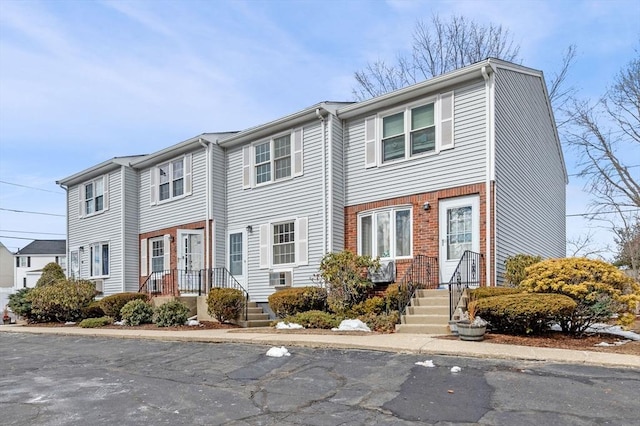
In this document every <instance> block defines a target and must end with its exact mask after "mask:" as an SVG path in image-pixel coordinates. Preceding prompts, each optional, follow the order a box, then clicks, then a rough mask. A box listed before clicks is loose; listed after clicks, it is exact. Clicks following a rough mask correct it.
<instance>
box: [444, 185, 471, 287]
mask: <svg viewBox="0 0 640 426" xmlns="http://www.w3.org/2000/svg"><path fill="white" fill-rule="evenodd" d="M438 204H439V207H438V209H439V212H440V282H443V283H448V282H449V280H450V279H451V276H452V275H453V273H454V272H455V270H456V267H457V266H458V263H459V262H460V258H461V257H462V254H463V253H464V252H465V250H471V251H473V252H476V253H479V252H480V197H479V196H477V195H473V196H469V197H458V198H451V199H446V200H440V201H439V203H438Z"/></svg>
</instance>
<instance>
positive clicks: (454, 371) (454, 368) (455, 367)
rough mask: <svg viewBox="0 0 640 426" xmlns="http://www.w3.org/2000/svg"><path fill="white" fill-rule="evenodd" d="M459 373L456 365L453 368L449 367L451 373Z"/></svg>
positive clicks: (459, 370) (459, 369)
mask: <svg viewBox="0 0 640 426" xmlns="http://www.w3.org/2000/svg"><path fill="white" fill-rule="evenodd" d="M461 371H462V368H460V367H458V366H457V365H454V366H453V367H451V372H452V373H459V372H461Z"/></svg>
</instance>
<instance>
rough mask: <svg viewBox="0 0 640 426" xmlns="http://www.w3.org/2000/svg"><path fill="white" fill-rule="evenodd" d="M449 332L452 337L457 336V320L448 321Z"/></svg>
mask: <svg viewBox="0 0 640 426" xmlns="http://www.w3.org/2000/svg"><path fill="white" fill-rule="evenodd" d="M449 331H450V332H451V334H453V335H454V336H457V335H458V321H457V320H451V321H449Z"/></svg>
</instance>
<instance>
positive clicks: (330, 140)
mask: <svg viewBox="0 0 640 426" xmlns="http://www.w3.org/2000/svg"><path fill="white" fill-rule="evenodd" d="M327 133H328V136H327V139H328V143H327V145H328V146H327V168H328V169H329V172H328V176H327V181H328V191H327V200H328V201H327V203H328V206H327V210H328V219H327V222H328V223H327V225H328V226H327V230H328V231H329V235H328V237H327V238H328V242H327V244H328V247H327V252H328V253H331V252H332V251H333V149H332V146H333V115H331V114H329V128H328V130H327Z"/></svg>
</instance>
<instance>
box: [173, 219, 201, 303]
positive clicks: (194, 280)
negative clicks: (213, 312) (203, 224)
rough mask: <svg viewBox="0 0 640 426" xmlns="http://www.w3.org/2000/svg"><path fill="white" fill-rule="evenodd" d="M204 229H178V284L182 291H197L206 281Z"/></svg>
mask: <svg viewBox="0 0 640 426" xmlns="http://www.w3.org/2000/svg"><path fill="white" fill-rule="evenodd" d="M202 240H203V231H202V230H195V231H191V230H189V231H185V230H183V231H180V230H179V231H178V285H179V288H180V291H181V292H197V291H198V290H199V288H200V287H199V286H200V285H201V284H203V282H204V270H203V269H204V263H203V260H204V244H203V243H202Z"/></svg>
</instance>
